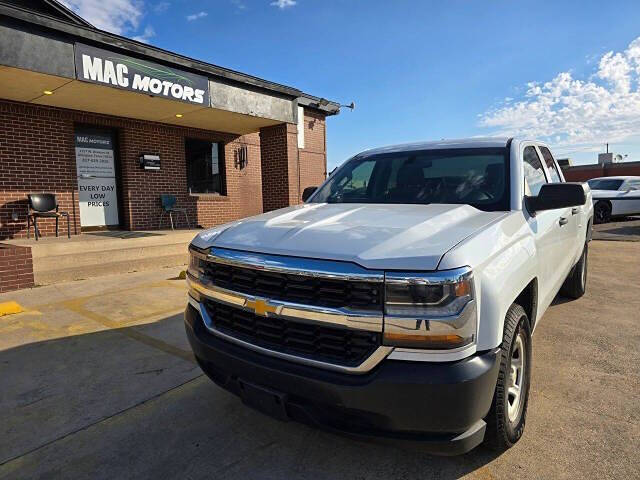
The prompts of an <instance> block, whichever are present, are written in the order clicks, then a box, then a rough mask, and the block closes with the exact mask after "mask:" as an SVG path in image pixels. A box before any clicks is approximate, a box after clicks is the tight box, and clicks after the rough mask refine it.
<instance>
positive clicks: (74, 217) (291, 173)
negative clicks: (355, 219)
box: [0, 100, 326, 239]
mask: <svg viewBox="0 0 640 480" xmlns="http://www.w3.org/2000/svg"><path fill="white" fill-rule="evenodd" d="M0 122H1V123H0V124H1V125H2V128H0V239H6V238H20V237H24V236H26V213H27V203H26V196H27V194H28V193H38V192H46V193H55V194H56V195H57V196H58V201H59V203H60V210H62V211H67V212H69V214H70V221H71V233H72V234H77V233H80V212H79V207H78V192H77V189H78V185H77V178H76V165H75V144H74V132H75V129H76V127H77V126H79V125H80V126H89V127H103V128H109V129H112V130H113V131H114V132H115V133H116V140H117V146H116V150H117V151H116V157H117V160H116V161H119V168H120V178H121V180H120V185H119V187H118V188H119V189H120V205H121V208H120V215H121V217H122V218H120V222H121V225H122V227H123V228H125V229H130V230H147V229H157V228H158V222H159V217H160V213H161V209H160V206H159V196H160V194H163V193H169V194H173V195H176V196H177V197H178V206H183V207H186V208H187V213H188V216H189V220H190V222H191V225H192V226H194V225H200V226H202V227H210V226H213V225H218V224H220V223H225V222H228V221H232V220H235V219H237V218H242V217H246V216H250V215H256V214H258V213H261V212H262V211H263V210H264V211H268V210H273V209H276V208H281V207H286V206H288V205H292V204H297V203H300V201H301V200H300V198H301V192H302V190H303V189H304V187H306V186H309V185H319V184H320V183H321V182H322V181H323V180H324V178H325V172H326V154H325V134H326V133H325V119H324V115H322V114H318V113H315V112H313V111H309V110H306V111H305V122H304V123H305V148H304V149H301V150H300V158H299V159H298V147H297V127H296V125H293V124H281V125H276V126H273V127H267V128H263V129H261V131H260V133H259V134H258V133H252V134H249V135H244V136H238V135H234V134H229V133H221V132H212V131H207V130H201V129H195V128H187V127H180V126H172V125H166V124H161V123H155V122H146V121H141V120H133V119H127V118H121V117H113V116H108V115H99V114H92V113H86V112H79V111H75V110H67V109H61V108H54V107H44V106H38V105H31V104H25V103H19V102H10V101H3V100H0ZM185 138H198V139H203V140H209V141H216V142H221V143H224V144H225V148H224V153H225V170H226V190H227V192H226V193H227V194H226V195H225V196H220V195H197V196H196V195H189V192H188V190H187V169H186V162H185V152H184V146H185ZM241 147H246V148H247V153H248V163H247V165H246V166H245V167H244V168H242V169H241V168H239V166H238V165H236V162H235V161H234V160H235V159H236V158H237V151H238V150H239V149H240V148H241ZM143 153H154V154H158V155H160V158H161V170H159V171H150V170H143V169H141V168H140V166H139V156H140V155H141V154H143ZM298 160H299V162H300V163H299V165H300V168H299V171H298ZM299 175H300V178H298V176H299ZM13 213H15V214H16V215H17V220H13V219H12V214H13ZM165 221H166V220H165ZM179 222H183V220H182V218H179ZM182 225H183V224H182V223H179V226H182ZM38 226H39V227H40V230H41V232H42V234H43V235H45V236H50V235H53V234H54V229H55V222H54V221H53V220H48V219H41V221H39V222H38ZM162 228H169V224H168V222H166V223H163V225H162ZM65 230H66V225H65V224H64V221H61V231H65Z"/></svg>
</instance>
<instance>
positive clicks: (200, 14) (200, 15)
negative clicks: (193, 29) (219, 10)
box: [187, 12, 209, 22]
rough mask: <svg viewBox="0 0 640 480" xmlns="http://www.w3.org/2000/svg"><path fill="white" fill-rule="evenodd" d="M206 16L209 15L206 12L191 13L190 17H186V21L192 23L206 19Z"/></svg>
mask: <svg viewBox="0 0 640 480" xmlns="http://www.w3.org/2000/svg"><path fill="white" fill-rule="evenodd" d="M207 15H209V14H208V13H207V12H198V13H192V14H191V15H187V21H189V22H193V21H194V20H198V19H199V18H203V17H206V16H207Z"/></svg>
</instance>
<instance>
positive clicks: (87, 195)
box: [76, 130, 120, 227]
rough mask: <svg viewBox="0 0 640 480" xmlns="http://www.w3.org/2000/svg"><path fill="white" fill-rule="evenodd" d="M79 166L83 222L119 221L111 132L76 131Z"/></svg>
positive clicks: (82, 223) (102, 224) (85, 224)
mask: <svg viewBox="0 0 640 480" xmlns="http://www.w3.org/2000/svg"><path fill="white" fill-rule="evenodd" d="M76 170H77V173H78V199H79V203H80V224H81V225H82V226H83V227H98V226H107V225H118V224H119V223H120V222H119V219H118V192H117V190H116V169H115V158H114V153H113V138H112V137H111V134H110V133H109V132H93V131H80V130H79V131H77V132H76Z"/></svg>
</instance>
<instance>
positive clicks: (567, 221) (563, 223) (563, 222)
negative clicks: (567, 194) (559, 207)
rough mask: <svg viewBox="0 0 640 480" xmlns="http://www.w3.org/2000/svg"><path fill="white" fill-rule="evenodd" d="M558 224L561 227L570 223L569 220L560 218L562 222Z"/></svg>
mask: <svg viewBox="0 0 640 480" xmlns="http://www.w3.org/2000/svg"><path fill="white" fill-rule="evenodd" d="M558 223H559V224H560V226H563V225H566V224H567V223H569V219H567V218H565V217H560V220H559V221H558Z"/></svg>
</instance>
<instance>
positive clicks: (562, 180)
mask: <svg viewBox="0 0 640 480" xmlns="http://www.w3.org/2000/svg"><path fill="white" fill-rule="evenodd" d="M535 147H536V150H537V151H538V153H539V155H540V158H541V159H542V167H543V168H544V170H545V171H546V172H547V179H548V180H547V183H565V182H566V180H565V179H564V174H563V173H562V169H561V168H560V165H558V162H557V161H556V159H555V157H554V156H553V153H551V149H550V148H549V147H548V146H547V145H545V144H543V143H537V144H535ZM543 148H546V149H547V152H549V156H550V157H551V162H552V163H553V165H554V166H555V168H556V172H557V173H558V178H559V179H560V181H559V182H553V181H550V180H549V179H551V172H550V171H549V167H548V165H547V159H546V158H545V157H544V153H542V149H543Z"/></svg>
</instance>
